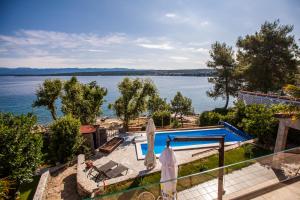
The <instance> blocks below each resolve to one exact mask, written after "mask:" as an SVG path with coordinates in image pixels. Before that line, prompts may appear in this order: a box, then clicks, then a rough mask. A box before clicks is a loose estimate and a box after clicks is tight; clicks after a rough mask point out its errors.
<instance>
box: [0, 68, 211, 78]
mask: <svg viewBox="0 0 300 200" xmlns="http://www.w3.org/2000/svg"><path fill="white" fill-rule="evenodd" d="M213 75H214V71H213V70H211V69H185V70H137V69H127V68H61V69H50V68H47V69H36V68H15V69H10V68H0V76H213Z"/></svg>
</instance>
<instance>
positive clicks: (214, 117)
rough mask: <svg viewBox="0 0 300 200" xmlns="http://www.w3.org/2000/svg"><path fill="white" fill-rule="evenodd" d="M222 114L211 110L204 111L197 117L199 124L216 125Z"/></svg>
mask: <svg viewBox="0 0 300 200" xmlns="http://www.w3.org/2000/svg"><path fill="white" fill-rule="evenodd" d="M222 117H223V116H222V115H221V114H219V113H216V112H213V111H205V112H203V113H202V114H201V115H200V117H199V125H200V126H212V125H217V124H218V122H219V121H220V120H222Z"/></svg>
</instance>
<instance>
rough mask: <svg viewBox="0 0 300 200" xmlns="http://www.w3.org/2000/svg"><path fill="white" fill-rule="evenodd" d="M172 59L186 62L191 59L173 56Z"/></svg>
mask: <svg viewBox="0 0 300 200" xmlns="http://www.w3.org/2000/svg"><path fill="white" fill-rule="evenodd" d="M170 58H171V59H173V60H177V61H184V60H188V59H189V58H187V57H183V56H171V57H170Z"/></svg>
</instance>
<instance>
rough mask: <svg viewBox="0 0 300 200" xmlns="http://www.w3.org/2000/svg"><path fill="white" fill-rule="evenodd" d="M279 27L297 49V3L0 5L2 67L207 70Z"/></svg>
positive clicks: (9, 0)
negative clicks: (222, 46) (221, 47)
mask: <svg viewBox="0 0 300 200" xmlns="http://www.w3.org/2000/svg"><path fill="white" fill-rule="evenodd" d="M276 19H280V22H281V23H282V24H292V25H294V31H293V34H294V35H295V38H296V39H297V42H298V44H299V38H300V20H299V19H300V1H299V0H223V1H221V0H202V1H200V0H149V1H144V0H119V1H116V0H48V1H47V0H26V1H21V0H0V67H35V68H60V67H79V68H85V67H95V68H134V69H195V68H206V63H207V61H208V60H209V50H210V46H211V44H212V43H213V42H215V41H220V42H226V43H227V44H229V45H231V46H233V47H234V46H235V43H236V41H237V38H238V37H239V36H245V35H246V34H253V33H255V31H258V30H259V27H260V25H261V24H262V23H264V22H265V21H266V20H268V21H274V20H276Z"/></svg>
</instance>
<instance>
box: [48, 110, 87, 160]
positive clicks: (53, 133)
mask: <svg viewBox="0 0 300 200" xmlns="http://www.w3.org/2000/svg"><path fill="white" fill-rule="evenodd" d="M79 129H80V121H79V120H78V119H75V118H73V117H72V116H71V115H67V116H64V117H61V118H59V119H57V120H55V121H54V122H53V123H52V124H51V125H50V152H51V158H52V161H54V162H60V163H64V162H66V161H70V160H71V159H73V158H74V156H76V154H77V153H78V152H79V150H80V149H81V147H82V145H83V137H82V136H81V134H80V131H79Z"/></svg>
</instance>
